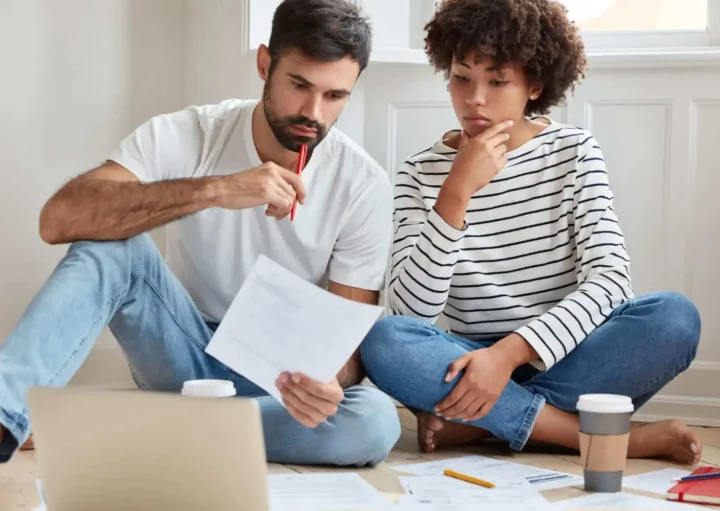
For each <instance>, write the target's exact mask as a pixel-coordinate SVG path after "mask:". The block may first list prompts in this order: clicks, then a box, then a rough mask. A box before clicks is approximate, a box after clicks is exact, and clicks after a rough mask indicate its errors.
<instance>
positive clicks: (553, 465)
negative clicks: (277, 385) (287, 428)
mask: <svg viewBox="0 0 720 511" xmlns="http://www.w3.org/2000/svg"><path fill="white" fill-rule="evenodd" d="M399 412H400V418H401V421H402V425H403V432H402V437H401V438H400V441H399V442H398V444H397V446H396V447H395V449H394V450H393V452H392V453H391V455H390V457H389V459H388V461H387V462H386V463H383V464H382V465H380V466H378V467H375V468H370V469H360V470H358V469H353V470H344V471H351V472H358V473H359V474H360V475H361V476H362V477H363V478H365V479H366V480H367V481H368V482H369V483H370V484H372V485H373V486H375V487H376V488H377V489H378V490H380V491H382V492H385V493H387V494H390V495H389V496H390V497H392V496H393V494H400V493H402V491H403V490H402V487H401V486H400V483H399V482H398V475H401V474H400V473H399V472H396V471H394V470H390V467H392V466H393V465H403V464H408V463H413V462H422V461H429V460H437V459H443V458H452V457H457V456H465V455H468V454H483V455H486V456H491V457H494V458H499V459H507V460H512V461H514V462H518V463H525V464H528V465H534V466H538V467H543V468H549V469H553V470H559V471H563V472H568V473H571V474H577V475H580V474H582V470H581V466H580V457H579V456H578V455H575V454H573V453H571V452H563V451H562V450H557V451H553V452H548V450H547V449H544V450H542V451H540V450H533V449H532V448H531V449H529V450H527V451H525V452H523V453H520V454H518V453H513V452H511V451H509V450H507V449H506V448H503V447H500V446H494V445H487V446H483V447H478V448H466V449H461V450H455V451H444V452H441V453H434V454H424V453H421V452H420V451H419V449H418V447H417V442H416V424H415V417H414V416H413V415H412V414H411V413H410V412H408V411H407V410H405V409H400V410H399ZM693 429H694V430H695V431H696V432H697V433H698V434H699V435H700V437H701V438H702V439H703V442H704V444H705V447H704V451H703V458H702V464H704V465H713V466H720V429H713V428H693ZM672 467H680V468H687V467H686V466H683V465H678V464H674V463H671V462H667V461H661V460H629V461H628V467H627V470H626V475H635V474H641V473H644V472H650V471H653V470H659V469H663V468H672ZM331 470H333V469H331V468H327V467H302V466H297V465H271V466H270V472H271V473H276V474H277V473H294V472H298V473H303V472H328V471H331ZM335 470H337V471H340V470H343V469H335ZM37 479H38V471H37V464H36V462H35V454H34V453H33V452H22V453H18V454H17V455H16V456H15V457H14V458H13V460H12V461H11V462H10V463H7V464H5V465H0V511H6V510H20V509H29V510H32V509H34V508H35V507H36V506H37V505H38V503H39V502H38V496H37V490H36V487H35V481H36V480H37ZM627 491H629V492H635V491H634V490H627ZM635 493H639V494H642V492H635ZM544 495H545V497H546V498H547V499H548V500H549V501H551V502H555V501H558V500H564V499H567V498H572V497H578V496H581V495H583V492H582V490H580V489H579V488H574V487H573V488H564V489H560V490H552V491H548V492H544ZM645 495H647V496H649V497H656V496H655V495H652V494H645Z"/></svg>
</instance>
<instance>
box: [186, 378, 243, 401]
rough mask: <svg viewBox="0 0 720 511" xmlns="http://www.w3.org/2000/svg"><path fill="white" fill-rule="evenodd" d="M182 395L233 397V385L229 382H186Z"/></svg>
mask: <svg viewBox="0 0 720 511" xmlns="http://www.w3.org/2000/svg"><path fill="white" fill-rule="evenodd" d="M182 395H183V396H189V397H233V396H234V395H235V385H233V382H231V381H229V380H188V381H186V382H185V383H183V388H182Z"/></svg>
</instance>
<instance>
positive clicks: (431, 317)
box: [362, 0, 702, 463]
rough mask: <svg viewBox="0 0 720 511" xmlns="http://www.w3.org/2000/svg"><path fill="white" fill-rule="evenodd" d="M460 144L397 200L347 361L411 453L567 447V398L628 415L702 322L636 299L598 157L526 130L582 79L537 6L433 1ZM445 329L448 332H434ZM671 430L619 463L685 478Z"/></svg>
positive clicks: (580, 142)
mask: <svg viewBox="0 0 720 511" xmlns="http://www.w3.org/2000/svg"><path fill="white" fill-rule="evenodd" d="M426 29H427V37H426V39H425V42H426V51H427V54H428V56H429V58H430V61H431V63H432V64H433V65H434V66H435V68H436V69H437V70H438V71H442V72H444V73H445V76H446V77H447V78H448V80H449V83H448V90H449V92H450V96H451V98H452V104H453V107H454V110H455V113H456V115H457V118H458V121H459V123H460V127H461V129H460V130H458V131H453V132H450V133H446V134H445V135H444V136H443V137H442V140H441V141H439V142H438V143H436V144H435V145H434V146H433V147H432V148H430V149H428V150H426V151H423V152H422V153H420V154H417V155H415V156H413V157H411V158H410V159H409V160H408V161H407V162H406V163H405V164H404V165H403V167H402V169H400V171H399V172H398V174H397V178H396V185H395V187H396V188H395V224H396V225H395V240H394V247H393V254H392V261H391V264H392V274H391V282H390V286H389V293H388V302H389V306H390V308H391V309H392V312H393V314H394V315H392V316H390V317H387V318H383V319H382V320H381V321H379V322H378V323H377V325H376V326H375V327H374V328H373V329H372V331H371V332H370V334H369V335H368V337H367V339H366V340H365V341H364V343H363V345H362V358H363V362H364V364H365V367H366V369H367V371H368V375H369V376H370V378H371V379H372V380H373V381H374V382H375V384H376V385H377V386H378V387H379V388H380V389H382V390H383V391H385V392H386V393H388V394H390V395H391V396H393V397H395V398H396V399H397V400H399V401H400V402H402V403H403V404H405V405H407V406H408V407H409V408H411V409H413V410H415V411H416V413H417V417H418V440H419V443H420V446H421V448H422V449H423V450H425V451H433V450H435V449H438V448H441V447H444V446H452V445H458V444H466V443H472V442H475V441H478V440H480V439H482V438H485V437H488V436H495V437H498V438H500V439H503V440H505V441H507V442H508V443H509V444H510V447H511V448H512V449H515V450H521V449H522V448H523V447H524V446H525V444H526V443H527V441H528V440H530V439H533V440H537V441H539V442H544V443H552V444H558V445H562V446H566V447H570V448H574V449H578V448H579V445H578V418H577V415H576V407H575V405H576V403H577V399H578V396H579V395H581V394H586V393H614V394H623V395H627V396H630V397H631V398H632V400H633V403H634V405H635V408H636V409H637V408H639V407H640V406H641V405H643V404H644V403H645V402H647V401H648V400H649V399H650V397H652V396H653V395H654V394H655V393H657V392H658V391H659V390H660V389H661V388H662V387H663V386H665V385H666V384H667V383H668V382H669V381H671V380H672V379H673V378H674V377H675V376H677V375H678V374H679V373H680V372H682V371H684V370H685V369H686V368H687V367H688V366H689V364H690V362H691V361H692V360H693V358H694V356H695V353H696V350H697V345H698V340H699V336H700V318H699V316H698V312H697V310H696V308H695V307H694V306H693V304H692V303H690V302H689V301H688V300H687V299H686V298H684V297H683V296H680V295H678V294H675V293H661V294H653V295H649V296H642V297H635V296H634V294H633V290H632V287H631V279H630V270H629V262H630V259H629V256H628V254H627V251H626V248H625V244H624V241H623V234H622V231H621V229H620V226H619V224H618V219H617V217H616V214H615V212H614V210H613V194H612V192H611V190H610V186H609V184H608V176H607V173H606V169H605V163H604V160H603V155H602V152H601V150H600V147H599V145H598V142H597V141H596V140H595V139H594V138H593V137H592V135H591V134H590V133H588V132H587V131H586V130H582V129H578V128H574V127H571V126H566V125H562V124H558V123H556V122H553V121H551V120H549V119H547V118H544V117H538V116H539V115H543V114H546V113H547V112H548V111H549V110H550V108H552V107H554V106H556V105H558V104H561V103H562V102H563V101H564V99H565V97H566V94H567V93H568V92H569V91H571V90H572V89H573V87H574V84H575V83H576V82H577V81H578V80H579V79H580V78H581V77H583V72H584V69H585V65H586V59H585V56H584V48H583V43H582V40H581V38H580V35H579V34H578V30H577V28H576V26H575V25H574V24H573V23H572V22H570V21H569V19H568V17H567V12H566V10H565V8H564V7H563V6H562V5H561V4H560V3H559V2H555V1H551V0H446V1H445V2H444V3H443V4H441V6H440V7H439V9H438V11H437V12H436V13H435V15H434V17H433V19H432V20H431V21H430V23H429V24H428V25H427V26H426ZM441 315H443V316H444V317H445V318H446V319H447V321H448V322H449V326H450V331H449V332H445V331H443V330H441V329H440V328H437V327H435V326H432V325H433V324H434V323H435V321H436V320H437V319H438V318H439V317H440V316H441ZM701 452H702V442H701V440H700V439H699V438H698V437H697V435H695V434H694V433H693V432H692V431H691V430H690V429H689V428H688V427H687V426H686V425H684V424H682V423H681V422H679V421H664V422H657V423H653V424H647V425H641V426H636V427H634V428H633V429H632V432H631V435H630V446H629V453H628V454H629V456H631V457H670V458H672V459H675V460H677V461H680V462H685V463H697V462H698V461H699V459H700V456H701Z"/></svg>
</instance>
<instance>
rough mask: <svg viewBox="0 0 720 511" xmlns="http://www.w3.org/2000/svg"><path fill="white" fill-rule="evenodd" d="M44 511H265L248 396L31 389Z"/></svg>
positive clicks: (256, 428)
mask: <svg viewBox="0 0 720 511" xmlns="http://www.w3.org/2000/svg"><path fill="white" fill-rule="evenodd" d="M28 401H29V409H30V418H31V421H32V425H33V434H34V439H35V445H36V451H37V459H38V462H39V466H40V478H41V481H42V486H43V489H44V496H45V503H46V505H47V508H48V509H49V510H50V511H84V510H88V511H89V510H92V511H98V510H109V511H114V510H123V511H126V510H128V509H132V510H136V511H143V510H153V511H157V510H159V509H162V510H168V511H185V510H188V511H189V510H209V509H212V510H214V511H225V510H228V511H230V510H232V511H238V510H253V511H267V510H268V509H269V504H268V500H269V499H268V489H267V464H266V458H265V443H264V439H263V433H262V423H261V417H260V410H259V407H258V405H257V403H256V402H255V401H253V400H248V399H241V398H228V399H202V398H191V397H186V396H181V395H178V394H169V393H152V392H141V391H137V390H128V391H100V390H80V389H73V388H63V389H60V388H32V389H30V391H29V393H28Z"/></svg>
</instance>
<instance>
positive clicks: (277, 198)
mask: <svg viewBox="0 0 720 511" xmlns="http://www.w3.org/2000/svg"><path fill="white" fill-rule="evenodd" d="M370 44H371V34H370V28H369V26H368V23H367V21H366V20H365V19H364V18H363V17H362V16H361V14H360V12H359V10H358V8H357V7H356V6H355V5H354V4H353V3H352V2H350V1H345V0H343V1H338V0H286V1H285V2H283V3H282V4H281V5H280V6H279V7H278V9H277V11H276V12H275V15H274V19H273V25H272V34H271V38H270V42H269V45H268V47H265V46H262V47H261V48H260V49H259V51H258V57H257V65H258V72H259V74H260V77H261V78H262V79H263V80H265V88H264V91H263V98H262V100H261V101H259V102H258V101H241V100H229V101H225V102H222V103H220V104H218V105H211V106H203V107H192V108H188V109H186V110H183V111H180V112H175V113H171V114H168V115H160V116H157V117H155V118H152V119H150V120H149V121H148V122H146V123H145V124H143V125H142V126H140V127H139V128H138V129H137V130H136V131H135V132H134V133H132V134H131V135H130V136H129V137H128V138H127V139H125V140H124V141H123V142H122V143H121V144H120V146H119V147H118V148H117V149H116V150H115V151H114V152H113V153H112V154H111V156H110V157H109V159H108V161H107V162H106V163H105V164H104V165H102V166H101V167H99V168H97V169H94V170H92V171H90V172H88V173H86V174H83V175H81V176H79V177H77V178H76V179H74V180H72V181H70V182H69V183H68V184H67V185H65V186H64V187H63V188H62V189H61V190H59V191H58V192H57V193H56V194H55V196H53V197H52V198H51V199H50V200H49V201H48V203H47V204H46V205H45V207H44V208H43V211H42V213H41V215H40V235H41V236H42V238H43V240H45V241H46V242H48V243H53V244H54V243H72V244H71V246H70V248H69V250H68V253H67V255H66V256H65V257H64V258H63V259H62V261H61V262H60V263H59V265H58V267H57V268H56V269H55V271H54V272H53V274H52V275H51V276H50V278H49V280H48V281H47V282H46V283H45V284H44V286H43V287H42V289H41V290H40V292H39V293H38V295H37V296H36V297H35V298H34V299H33V301H32V302H31V304H30V306H29V307H28V309H27V310H26V312H25V313H24V315H23V316H22V318H21V320H20V322H19V324H18V325H17V326H16V328H15V329H14V330H13V332H12V333H11V334H10V337H9V338H8V339H7V340H6V342H5V344H4V345H3V346H2V347H1V348H0V360H1V361H2V370H1V374H0V424H1V425H2V428H0V432H1V433H0V435H1V436H2V441H1V443H0V452H1V453H2V454H3V455H4V459H5V460H7V459H8V458H9V456H10V455H11V454H12V452H13V451H14V450H15V449H16V447H17V445H18V444H19V445H22V444H23V443H24V442H25V441H26V440H27V439H28V437H29V434H30V430H31V427H30V424H29V421H28V415H27V409H26V392H27V389H28V388H29V387H31V386H62V385H65V384H66V383H67V382H68V381H69V380H70V378H71V377H72V376H73V374H74V373H75V372H76V371H77V369H78V368H79V367H80V365H81V364H82V362H83V360H84V359H85V358H86V356H87V354H88V352H89V351H90V348H91V347H92V345H93V343H94V341H95V340H96V339H97V337H98V336H99V335H100V333H101V331H102V330H103V328H104V327H105V326H106V325H108V326H109V327H110V329H111V331H112V332H113V334H114V335H115V337H116V338H117V340H118V342H119V344H120V346H121V347H122V349H123V352H124V354H125V356H126V358H127V360H128V362H129V365H130V369H131V373H132V375H133V378H134V379H135V381H136V382H137V384H138V386H139V387H140V388H142V389H149V390H155V391H170V392H176V391H178V390H179V389H180V388H181V386H182V383H183V381H185V380H190V379H198V378H220V379H230V380H232V381H233V382H234V384H235V387H236V389H237V393H238V395H240V396H245V397H258V398H259V403H260V405H261V409H262V417H263V427H264V434H265V438H266V445H267V456H268V460H269V461H272V462H282V463H305V464H315V463H322V464H336V465H354V466H361V465H372V464H376V463H379V462H380V461H382V460H383V459H384V458H385V457H386V456H387V454H388V452H389V451H390V449H391V448H392V446H393V445H394V443H395V442H396V441H397V438H398V436H399V431H400V427H399V422H398V418H397V413H396V411H395V408H394V406H393V403H392V401H391V400H390V399H389V398H388V397H387V396H386V395H384V394H382V393H380V392H379V391H377V390H376V389H374V388H371V387H367V386H359V385H358V384H359V383H360V381H361V380H362V378H363V370H362V366H361V363H360V361H359V355H358V354H357V353H356V354H355V356H353V357H352V358H351V359H350V360H349V361H348V362H347V364H346V365H345V366H344V367H343V368H342V370H341V371H340V372H339V373H338V375H337V377H336V378H335V379H334V380H333V381H332V382H330V383H325V382H318V381H313V380H311V379H309V378H308V377H306V376H304V375H300V374H294V375H288V374H284V375H282V376H281V377H280V378H279V379H278V381H277V385H278V388H279V389H280V391H281V393H282V396H283V401H284V404H285V405H286V407H287V408H285V407H283V406H282V405H281V404H280V403H279V402H277V401H275V400H274V399H272V398H270V397H267V395H266V394H265V392H263V391H262V390H261V389H260V388H259V387H257V386H255V385H254V384H252V383H251V382H250V381H248V380H246V379H245V378H243V377H242V376H240V375H238V374H235V373H233V372H232V371H231V370H229V369H228V368H227V367H225V366H224V365H223V364H221V363H220V362H219V361H217V360H215V359H213V358H212V357H210V356H208V355H207V354H206V353H205V347H206V346H207V344H208V342H209V340H210V338H211V336H212V334H213V331H214V329H215V328H217V325H218V323H219V322H220V320H221V319H222V317H223V315H224V314H225V312H226V311H227V308H228V307H229V305H230V303H231V301H232V299H233V298H234V296H235V294H236V293H237V291H238V289H239V288H240V286H241V284H242V282H243V280H244V279H245V277H246V276H247V274H248V272H249V271H250V269H251V268H252V265H253V264H254V262H255V261H256V259H257V257H258V256H259V255H261V254H265V255H267V256H269V257H270V258H272V259H274V260H275V261H277V262H278V263H280V264H282V265H283V266H285V267H287V268H288V269H290V270H291V271H294V272H295V273H297V274H299V275H301V276H302V277H304V278H306V279H308V280H310V281H312V282H314V283H317V284H318V285H322V284H325V282H326V280H327V281H328V283H327V284H328V288H329V290H330V291H331V292H333V293H335V294H338V295H340V296H343V297H346V298H349V299H351V300H356V301H360V302H365V303H373V304H374V303H377V300H378V290H379V289H381V287H382V285H383V278H384V272H385V264H386V260H387V254H388V250H389V243H390V240H391V231H390V229H391V222H390V218H391V208H392V199H391V197H392V196H391V187H390V183H389V180H388V178H387V175H386V173H385V172H384V171H383V169H382V168H380V167H379V165H377V163H375V162H374V161H373V160H372V159H371V158H370V157H369V156H368V155H367V154H366V153H365V152H364V151H363V150H362V149H361V148H359V147H358V146H357V145H355V144H354V143H353V142H352V141H350V140H349V139H348V138H347V137H345V136H344V135H343V134H342V133H340V132H339V131H338V130H336V129H334V128H332V126H333V124H334V123H335V121H336V120H337V118H338V116H339V115H340V113H341V111H342V109H343V107H344V106H345V104H346V103H347V100H348V97H349V95H350V92H351V90H352V88H353V86H354V84H355V82H356V80H357V78H358V76H359V75H360V73H361V72H362V70H363V69H364V68H365V67H366V65H367V63H368V58H369V53H370ZM302 143H306V144H307V145H308V149H309V158H308V164H307V166H306V168H305V170H304V172H303V174H302V177H300V176H297V175H296V174H295V173H294V172H293V171H292V170H290V169H293V168H294V166H295V163H296V161H297V157H298V154H297V152H298V150H299V148H300V146H301V144H302ZM296 199H297V201H298V203H299V205H298V210H297V217H296V218H295V221H294V222H291V221H290V219H289V218H288V214H289V212H290V210H291V207H292V205H293V202H294V201H295V200H296ZM165 224H167V239H168V243H167V245H168V254H167V265H166V262H165V260H163V258H162V256H161V255H160V253H159V252H158V251H157V249H156V247H155V246H154V244H153V242H152V240H151V238H150V236H149V234H147V231H149V230H151V229H153V228H155V227H158V226H161V225H165ZM288 335H292V332H288Z"/></svg>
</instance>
